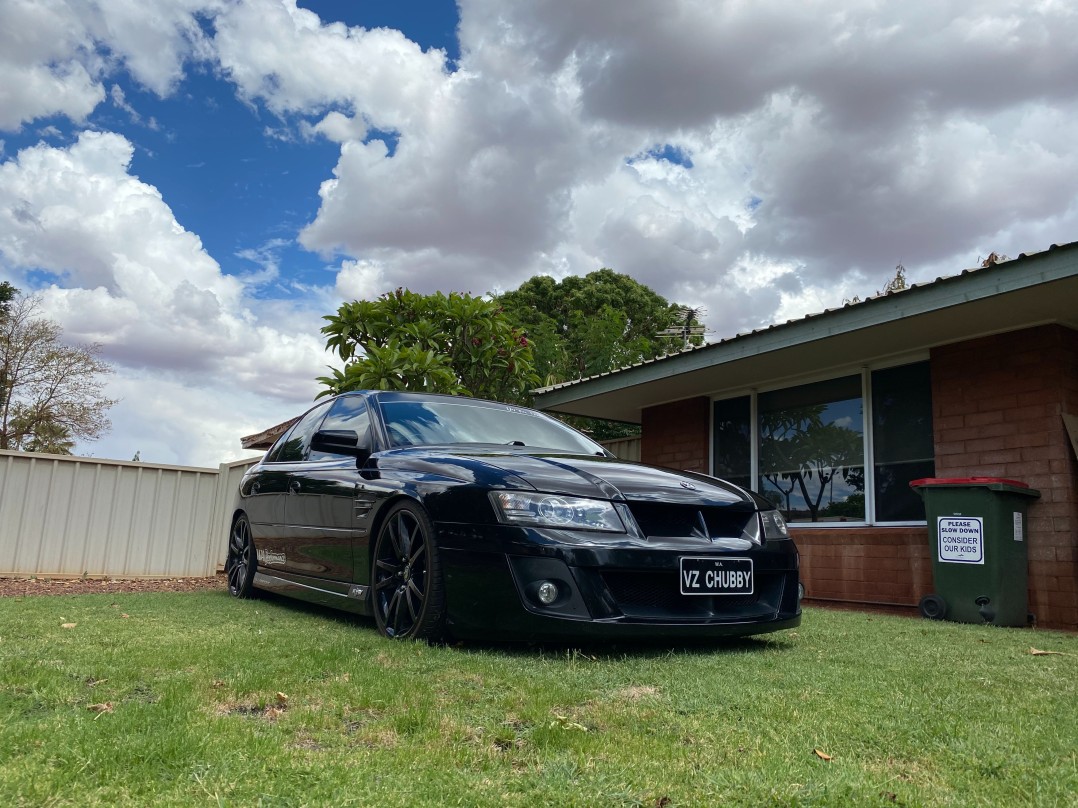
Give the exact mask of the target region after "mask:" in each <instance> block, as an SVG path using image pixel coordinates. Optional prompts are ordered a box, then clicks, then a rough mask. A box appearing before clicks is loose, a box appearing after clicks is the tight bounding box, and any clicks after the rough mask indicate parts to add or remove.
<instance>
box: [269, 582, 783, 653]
mask: <svg viewBox="0 0 1078 808" xmlns="http://www.w3.org/2000/svg"><path fill="white" fill-rule="evenodd" d="M258 599H259V600H261V601H262V602H264V603H267V604H273V605H274V606H277V607H280V608H281V609H285V610H287V611H291V612H294V613H296V614H308V615H311V616H312V617H316V618H317V619H319V620H332V621H333V622H334V623H337V624H338V625H346V626H352V627H354V628H355V629H356V630H359V631H364V632H370V633H371V634H372V635H375V636H380V635H378V629H377V628H376V627H375V624H374V618H372V617H367V616H365V615H360V614H355V613H353V612H346V611H342V610H340V609H334V608H332V607H330V606H322V605H320V604H317V603H311V602H309V601H303V600H297V599H295V598H291V597H288V596H286V595H279V594H276V593H274V592H264V591H259V592H258ZM795 638H796V633H794V635H793V636H791V631H776V632H773V633H766V634H759V635H752V636H743V637H719V638H706V639H704V638H702V639H684V638H677V639H670V638H667V639H661V638H659V639H648V640H641V639H634V640H624V639H618V640H607V641H602V640H590V641H587V642H580V641H573V640H565V641H561V642H549V641H547V642H528V641H526V640H515V641H514V640H509V641H497V642H494V641H490V640H473V639H469V640H457V639H454V638H450V639H448V640H446V641H444V642H438V643H432V644H433V645H437V646H440V647H444V648H447V649H449V650H452V651H456V652H459V653H462V654H485V655H497V656H504V657H526V656H537V655H542V656H551V655H555V656H565V657H566V658H567V659H574V658H576V659H590V660H599V659H614V658H623V657H625V656H633V657H640V658H654V657H662V656H667V655H669V654H671V653H677V654H689V655H705V654H724V655H732V654H752V655H756V654H761V653H765V652H775V651H792V650H794V648H795V647H796V642H795ZM385 641H386V642H391V640H388V639H387V640H385ZM406 642H407V641H406Z"/></svg>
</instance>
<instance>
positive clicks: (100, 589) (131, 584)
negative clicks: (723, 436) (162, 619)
mask: <svg viewBox="0 0 1078 808" xmlns="http://www.w3.org/2000/svg"><path fill="white" fill-rule="evenodd" d="M225 585H226V581H225V576H223V575H214V576H212V577H208V578H126V579H125V578H0V598H12V597H26V596H34V595H95V594H96V595H100V594H106V595H115V594H128V593H137V592H200V591H203V590H206V589H224V588H225Z"/></svg>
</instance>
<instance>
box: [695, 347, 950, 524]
mask: <svg viewBox="0 0 1078 808" xmlns="http://www.w3.org/2000/svg"><path fill="white" fill-rule="evenodd" d="M866 403H870V404H871V406H870V407H869V408H868V409H869V417H866ZM713 413H714V415H713V418H714V421H713V426H714V429H713V451H712V457H713V472H714V474H715V475H716V476H718V477H722V478H724V479H727V480H729V481H730V482H733V483H736V484H737V485H741V486H743V487H747V488H755V490H757V491H758V492H759V493H761V494H762V495H763V496H765V497H766V498H767V499H769V500H770V501H771V502H773V503H774V504H775V506H776V507H777V508H779V509H780V510H781V511H782V512H783V513H784V514H785V516H786V518H787V520H789V521H790V522H795V523H806V524H811V523H820V524H830V523H837V522H862V523H863V522H869V523H894V522H915V521H923V520H924V518H925V515H924V507H923V505H922V503H921V499H920V497H918V496H917V495H916V494H915V493H914V492H912V491H911V490H910V488H909V482H910V480H915V479H917V478H919V477H931V476H932V475H933V474H934V472H935V463H934V458H933V445H932V396H931V383H930V379H929V367H928V362H918V363H915V364H911V365H903V366H900V367H893V368H886V369H881V370H874V371H871V372H866V373H861V374H855V375H850V376H843V377H840V378H837V379H828V380H826V381H821V382H814V383H812V384H802V385H797V386H795V387H786V388H782V389H779V390H770V391H767V392H763V393H754V394H751V395H744V396H739V397H737V398H730V399H723V400H720V401H716V402H715V403H714V408H713ZM754 413H755V414H754ZM866 429H868V430H870V433H869V434H866ZM866 468H867V469H870V470H871V473H870V474H868V475H867V479H866V473H865V470H866Z"/></svg>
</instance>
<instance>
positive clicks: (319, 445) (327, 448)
mask: <svg viewBox="0 0 1078 808" xmlns="http://www.w3.org/2000/svg"><path fill="white" fill-rule="evenodd" d="M311 449H313V450H314V451H316V452H327V453H329V454H339V455H348V456H350V457H355V458H357V459H358V460H359V462H361V463H363V462H365V461H366V460H367V458H368V457H370V456H371V450H370V449H368V448H367V447H366V446H360V445H359V433H358V432H354V431H353V430H351V429H320V430H318V431H317V432H315V433H314V437H313V438H311Z"/></svg>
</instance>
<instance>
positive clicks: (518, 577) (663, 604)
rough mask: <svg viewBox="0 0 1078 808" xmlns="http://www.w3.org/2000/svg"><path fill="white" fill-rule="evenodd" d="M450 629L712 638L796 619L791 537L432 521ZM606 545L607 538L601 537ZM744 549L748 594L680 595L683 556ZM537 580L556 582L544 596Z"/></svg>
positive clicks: (516, 636)
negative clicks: (636, 536)
mask: <svg viewBox="0 0 1078 808" xmlns="http://www.w3.org/2000/svg"><path fill="white" fill-rule="evenodd" d="M437 530H438V534H439V552H440V556H441V564H442V570H443V573H444V576H445V584H446V596H447V602H448V610H449V614H448V618H449V630H450V631H451V632H452V633H453V634H454V635H455V636H459V637H462V638H471V639H492V640H493V639H498V640H506V639H508V640H522V641H545V640H565V639H592V638H594V639H600V638H607V639H609V638H617V637H621V638H626V639H646V638H678V639H692V638H698V639H708V638H717V637H734V636H744V635H749V634H762V633H765V632H769V631H777V630H780V629H786V628H793V627H795V626H797V625H799V624H800V622H801V606H800V599H799V596H798V557H797V550H796V548H795V547H794V545H793V542H792V541H788V540H786V541H777V542H768V543H767V544H766V545H765V546H764V547H761V548H755V549H753V550H751V551H749V552H746V551H744V550H742V551H723V550H717V549H712V548H709V547H707V546H706V545H705V546H700V545H699V544H686V545H685V546H683V547H677V546H671V543H670V542H666V543H664V545H663V546H662V547H655V546H649V545H648V544H647V543H646V542H617V541H615V542H609V543H606V542H602V541H596V540H595V539H594V537H593V536H585V537H584V538H583V539H581V538H580V537H579V536H567V535H565V534H558V535H555V536H551V534H549V533H546V532H544V531H532V530H527V531H525V530H511V529H510V530H505V529H495V530H492V531H482V533H481V534H480V533H478V532H477V531H476V529H475V528H474V527H471V528H469V527H465V526H459V525H444V524H443V525H438V526H437ZM607 545H609V546H607ZM724 553H725V555H728V556H736V557H750V558H752V560H753V574H754V578H755V582H754V583H755V585H754V591H753V594H751V595H704V596H700V595H693V596H687V595H682V594H681V592H680V587H679V582H678V575H679V572H678V569H679V559H680V558H681V557H682V556H701V555H715V556H721V555H723V554H724ZM541 581H554V582H555V583H556V584H557V587H558V591H559V596H558V599H557V600H556V601H555V602H554V603H552V604H549V605H543V604H542V603H541V602H540V601H539V599H538V598H537V597H536V592H537V588H538V584H539V583H540V582H541Z"/></svg>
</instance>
